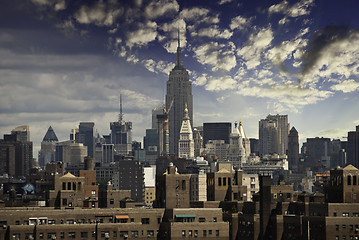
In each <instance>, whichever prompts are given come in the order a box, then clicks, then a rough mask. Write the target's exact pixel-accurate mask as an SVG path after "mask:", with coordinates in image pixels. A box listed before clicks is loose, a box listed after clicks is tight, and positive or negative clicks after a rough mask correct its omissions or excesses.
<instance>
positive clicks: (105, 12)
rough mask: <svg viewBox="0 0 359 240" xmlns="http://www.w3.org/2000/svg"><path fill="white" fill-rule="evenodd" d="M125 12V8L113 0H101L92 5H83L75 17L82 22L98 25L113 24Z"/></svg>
mask: <svg viewBox="0 0 359 240" xmlns="http://www.w3.org/2000/svg"><path fill="white" fill-rule="evenodd" d="M123 12H124V10H123V9H122V8H120V7H119V6H118V5H117V4H116V3H115V2H113V1H110V2H108V3H104V2H102V1H99V2H97V3H95V4H93V5H92V6H87V5H83V6H81V7H80V9H79V10H78V11H77V12H76V13H75V15H74V17H75V19H76V20H77V22H79V23H81V24H91V23H93V24H96V25H98V26H111V25H113V24H114V23H115V21H116V20H117V19H118V18H119V17H120V16H121V15H122V14H123Z"/></svg>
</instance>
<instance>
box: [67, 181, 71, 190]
mask: <svg viewBox="0 0 359 240" xmlns="http://www.w3.org/2000/svg"><path fill="white" fill-rule="evenodd" d="M67 190H71V183H70V182H69V183H67Z"/></svg>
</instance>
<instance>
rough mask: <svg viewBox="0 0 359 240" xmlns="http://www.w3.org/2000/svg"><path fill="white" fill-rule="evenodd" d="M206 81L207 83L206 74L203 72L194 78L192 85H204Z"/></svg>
mask: <svg viewBox="0 0 359 240" xmlns="http://www.w3.org/2000/svg"><path fill="white" fill-rule="evenodd" d="M206 83H207V74H205V73H204V74H202V75H201V76H199V77H197V78H196V80H195V81H194V82H193V85H195V86H204V85H205V84H206Z"/></svg>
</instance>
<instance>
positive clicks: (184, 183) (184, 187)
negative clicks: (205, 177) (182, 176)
mask: <svg viewBox="0 0 359 240" xmlns="http://www.w3.org/2000/svg"><path fill="white" fill-rule="evenodd" d="M182 190H186V180H182Z"/></svg>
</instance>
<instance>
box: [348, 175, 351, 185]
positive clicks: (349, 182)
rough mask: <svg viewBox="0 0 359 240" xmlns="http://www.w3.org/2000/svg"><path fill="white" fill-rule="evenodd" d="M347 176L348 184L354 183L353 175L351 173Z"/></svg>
mask: <svg viewBox="0 0 359 240" xmlns="http://www.w3.org/2000/svg"><path fill="white" fill-rule="evenodd" d="M347 178H348V185H352V176H350V175H349V176H348V177H347Z"/></svg>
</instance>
